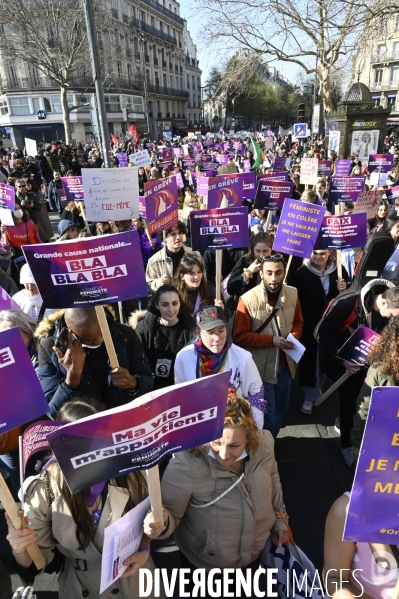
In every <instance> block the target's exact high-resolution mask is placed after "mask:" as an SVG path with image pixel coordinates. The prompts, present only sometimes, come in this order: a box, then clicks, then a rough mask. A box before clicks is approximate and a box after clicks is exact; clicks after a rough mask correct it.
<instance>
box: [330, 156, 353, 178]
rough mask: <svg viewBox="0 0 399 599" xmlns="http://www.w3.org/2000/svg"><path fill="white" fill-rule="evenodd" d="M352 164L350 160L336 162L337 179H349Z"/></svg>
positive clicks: (335, 174)
mask: <svg viewBox="0 0 399 599" xmlns="http://www.w3.org/2000/svg"><path fill="white" fill-rule="evenodd" d="M351 164H352V162H351V161H350V160H341V159H340V160H336V162H335V173H334V176H335V177H348V176H349V175H350V172H351Z"/></svg>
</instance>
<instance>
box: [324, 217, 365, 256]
mask: <svg viewBox="0 0 399 599" xmlns="http://www.w3.org/2000/svg"><path fill="white" fill-rule="evenodd" d="M366 241H367V214H366V213H365V212H361V213H360V214H348V215H346V216H325V217H324V218H323V224H322V226H321V229H320V233H319V236H318V238H317V241H316V243H315V246H314V247H315V250H342V249H344V248H360V247H363V246H365V245H366Z"/></svg>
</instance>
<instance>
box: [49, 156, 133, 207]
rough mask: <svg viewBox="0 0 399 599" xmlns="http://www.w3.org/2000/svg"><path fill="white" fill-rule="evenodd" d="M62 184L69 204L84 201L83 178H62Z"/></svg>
mask: <svg viewBox="0 0 399 599" xmlns="http://www.w3.org/2000/svg"><path fill="white" fill-rule="evenodd" d="M125 166H127V164H126V165H125ZM61 183H62V187H63V188H64V190H65V195H66V197H67V198H68V201H69V202H83V201H84V197H85V194H84V191H83V182H82V177H61Z"/></svg>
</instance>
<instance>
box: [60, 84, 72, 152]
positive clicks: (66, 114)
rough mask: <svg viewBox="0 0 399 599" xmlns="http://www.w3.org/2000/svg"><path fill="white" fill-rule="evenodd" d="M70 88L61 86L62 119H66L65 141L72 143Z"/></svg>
mask: <svg viewBox="0 0 399 599" xmlns="http://www.w3.org/2000/svg"><path fill="white" fill-rule="evenodd" d="M67 91H68V88H67V87H65V86H63V87H61V106H62V119H63V121H64V129H65V143H66V144H70V143H71V119H70V113H69V108H68V98H67Z"/></svg>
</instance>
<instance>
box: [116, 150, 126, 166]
mask: <svg viewBox="0 0 399 599" xmlns="http://www.w3.org/2000/svg"><path fill="white" fill-rule="evenodd" d="M117 156H118V163H119V168H122V167H124V166H127V165H128V160H127V154H126V152H119V153H118V154H117Z"/></svg>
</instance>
